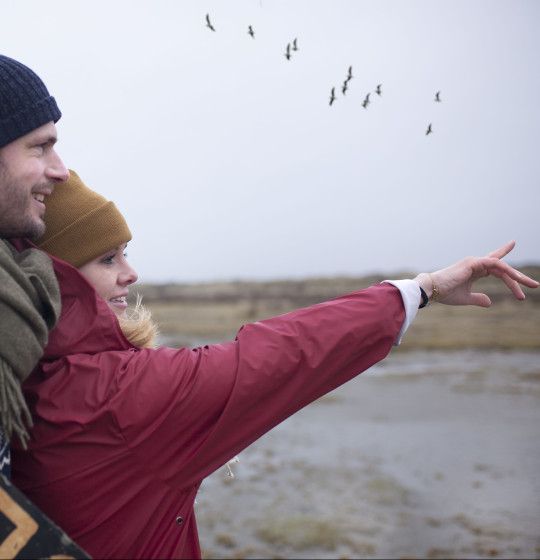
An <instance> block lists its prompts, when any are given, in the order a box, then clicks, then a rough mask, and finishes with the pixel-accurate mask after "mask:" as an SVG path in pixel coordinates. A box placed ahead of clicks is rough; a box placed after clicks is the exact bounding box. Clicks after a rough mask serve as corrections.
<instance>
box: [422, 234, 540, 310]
mask: <svg viewBox="0 0 540 560" xmlns="http://www.w3.org/2000/svg"><path fill="white" fill-rule="evenodd" d="M515 244H516V243H515V241H510V242H509V243H506V244H505V245H503V246H502V247H500V248H499V249H496V250H495V251H493V252H491V253H489V254H488V255H486V256H485V257H467V258H465V259H462V260H461V261H458V262H457V263H455V264H453V265H450V266H448V267H446V268H443V269H441V270H437V271H435V272H431V273H425V272H423V273H422V274H419V275H418V276H417V277H416V278H415V280H416V281H417V282H418V284H420V286H421V287H422V289H423V290H424V291H425V292H426V294H427V295H428V297H429V298H430V300H432V301H438V302H439V303H445V304H447V305H477V306H479V307H489V306H490V305H491V300H490V299H489V297H488V296H487V295H486V294H483V293H477V292H473V291H472V287H473V284H474V282H475V281H476V280H478V279H479V278H483V277H485V276H495V277H497V278H500V279H501V281H502V282H504V283H505V284H506V286H508V289H509V290H510V291H511V292H512V293H513V294H514V297H515V298H516V299H518V300H523V299H525V294H524V293H523V290H522V289H521V286H527V287H529V288H537V287H538V285H539V284H538V282H537V281H536V280H533V279H532V278H529V277H528V276H526V275H525V274H523V273H521V272H519V270H516V269H515V268H512V267H511V266H510V265H508V264H507V263H505V262H504V261H502V260H501V259H502V258H503V257H504V256H506V255H507V254H508V253H510V251H512V249H513V248H514V246H515Z"/></svg>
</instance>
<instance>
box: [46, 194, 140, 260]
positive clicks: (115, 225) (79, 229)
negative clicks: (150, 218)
mask: <svg viewBox="0 0 540 560" xmlns="http://www.w3.org/2000/svg"><path fill="white" fill-rule="evenodd" d="M130 240H131V232H130V230H129V227H128V225H127V223H126V221H125V220H124V218H123V217H122V215H121V214H120V212H119V211H118V209H117V208H116V206H115V204H114V202H110V201H109V202H106V203H105V204H103V205H102V206H99V207H98V208H96V209H94V210H92V211H91V212H89V213H88V214H85V215H84V216H82V217H81V218H79V219H78V220H76V221H75V222H72V223H71V224H70V225H69V226H68V227H66V228H64V229H63V230H61V231H60V232H58V233H57V234H56V235H54V236H53V237H51V238H50V239H47V241H45V242H44V243H40V244H38V246H39V247H40V248H41V249H43V250H44V251H47V252H50V253H52V254H53V255H55V256H57V257H59V258H61V259H62V260H64V261H67V262H68V263H70V264H71V265H73V266H75V267H77V268H78V267H80V266H82V265H83V264H86V263H88V262H90V261H91V260H93V259H95V258H97V257H99V256H101V255H104V254H105V253H107V251H111V250H112V249H115V248H116V247H119V246H120V245H122V244H123V243H127V242H128V241H130Z"/></svg>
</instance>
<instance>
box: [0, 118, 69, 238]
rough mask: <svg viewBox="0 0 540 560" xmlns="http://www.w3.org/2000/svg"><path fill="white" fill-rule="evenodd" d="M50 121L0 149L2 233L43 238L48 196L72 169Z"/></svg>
mask: <svg viewBox="0 0 540 560" xmlns="http://www.w3.org/2000/svg"><path fill="white" fill-rule="evenodd" d="M56 139H57V135H56V127H55V125H54V123H52V122H50V123H47V124H44V125H43V126H40V127H39V128H36V129H35V130H33V131H32V132H29V133H28V134H26V135H24V136H21V137H20V138H18V139H17V140H14V141H13V142H11V143H10V144H8V145H7V146H4V147H3V148H0V236H1V237H29V238H31V239H34V238H37V237H40V236H41V235H43V233H44V232H45V223H44V222H43V215H44V214H45V197H46V196H47V195H49V194H51V193H52V191H53V189H54V186H55V184H56V183H57V182H60V181H66V180H67V179H68V177H69V172H68V170H67V169H66V167H65V166H64V163H63V162H62V160H61V159H60V157H59V156H58V154H57V153H56V151H55V149H54V145H55V143H56Z"/></svg>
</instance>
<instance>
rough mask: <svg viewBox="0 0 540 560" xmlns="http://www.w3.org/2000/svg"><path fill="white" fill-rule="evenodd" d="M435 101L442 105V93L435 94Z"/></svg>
mask: <svg viewBox="0 0 540 560" xmlns="http://www.w3.org/2000/svg"><path fill="white" fill-rule="evenodd" d="M435 101H436V102H437V103H440V102H441V92H440V91H438V92H437V93H436V94H435Z"/></svg>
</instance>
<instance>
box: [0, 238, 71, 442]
mask: <svg viewBox="0 0 540 560" xmlns="http://www.w3.org/2000/svg"><path fill="white" fill-rule="evenodd" d="M59 315H60V290H59V288H58V282H57V281H56V277H55V275H54V271H53V267H52V263H51V260H50V259H49V257H48V256H47V255H46V254H45V253H43V252H42V251H39V250H38V249H26V250H25V251H22V252H20V253H19V252H17V251H16V250H15V249H14V248H13V247H12V246H11V245H10V244H9V243H8V242H7V241H5V240H4V239H0V424H1V427H2V428H3V430H4V434H5V437H6V439H7V440H8V441H9V440H10V439H11V436H12V435H13V434H14V433H15V434H17V436H18V437H19V439H20V441H21V443H22V445H23V446H24V447H25V448H26V441H27V439H28V437H29V436H28V430H27V427H29V426H32V417H31V415H30V412H29V410H28V406H27V404H26V402H25V400H24V397H23V393H22V390H21V383H22V382H23V381H24V380H25V379H26V378H27V377H28V375H29V374H30V372H31V371H32V370H33V369H34V367H35V366H36V364H37V363H38V360H39V358H40V357H41V355H42V354H43V348H44V347H45V345H46V344H47V340H48V336H49V330H50V329H51V328H52V327H54V325H55V324H56V321H57V320H58V317H59Z"/></svg>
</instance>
